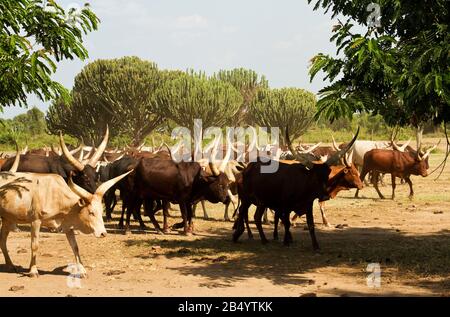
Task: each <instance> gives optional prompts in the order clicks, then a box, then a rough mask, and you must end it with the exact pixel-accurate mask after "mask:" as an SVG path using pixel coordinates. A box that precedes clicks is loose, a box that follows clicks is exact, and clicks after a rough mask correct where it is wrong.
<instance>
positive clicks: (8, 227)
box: [0, 218, 17, 272]
mask: <svg viewBox="0 0 450 317" xmlns="http://www.w3.org/2000/svg"><path fill="white" fill-rule="evenodd" d="M15 226H16V224H15V223H12V222H10V221H8V220H6V219H5V218H2V229H1V232H0V248H1V249H2V253H3V257H4V258H5V264H6V269H7V270H8V271H15V272H17V269H16V267H15V266H14V264H13V263H12V261H11V258H10V257H9V253H8V248H7V246H6V241H7V240H8V235H9V233H10V232H11V231H12V230H13V229H14V228H15Z"/></svg>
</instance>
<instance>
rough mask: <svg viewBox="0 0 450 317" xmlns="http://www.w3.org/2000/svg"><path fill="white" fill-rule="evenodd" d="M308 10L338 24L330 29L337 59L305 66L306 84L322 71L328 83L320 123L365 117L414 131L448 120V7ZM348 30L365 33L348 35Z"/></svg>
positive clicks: (388, 4)
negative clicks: (340, 18)
mask: <svg viewBox="0 0 450 317" xmlns="http://www.w3.org/2000/svg"><path fill="white" fill-rule="evenodd" d="M308 2H309V3H311V2H315V5H314V9H315V10H317V9H319V8H320V7H322V8H324V9H325V11H326V12H328V11H331V12H332V14H333V17H336V16H338V15H339V16H341V15H342V16H344V17H345V20H344V21H340V22H339V24H338V25H336V26H335V27H334V28H333V36H332V37H331V41H332V42H334V43H335V45H336V56H330V55H326V54H322V53H320V54H318V55H316V56H315V57H314V58H313V59H312V60H311V62H312V64H311V67H310V75H311V80H313V78H315V77H316V75H317V74H318V73H319V72H320V71H323V72H324V74H325V79H328V80H330V81H331V84H330V85H329V86H327V87H325V88H324V89H322V90H321V91H320V92H319V96H320V100H319V101H318V115H319V116H320V115H323V116H325V117H326V118H328V119H330V120H335V119H337V118H339V117H342V116H346V117H351V116H352V114H353V113H355V112H360V111H367V112H370V113H373V114H381V115H382V116H383V117H384V118H385V120H386V122H387V123H389V124H392V125H394V124H399V125H410V124H411V125H413V126H420V125H423V124H424V123H425V122H427V121H429V120H433V121H434V122H435V123H440V122H448V121H449V120H450V107H449V104H450V66H449V60H450V54H449V51H450V35H449V32H448V31H449V30H448V21H450V16H449V7H450V6H449V5H448V1H445V0H433V1H425V0H379V1H373V0H355V1H346V0H315V1H312V0H308ZM371 2H376V3H377V4H378V5H379V8H380V13H381V16H380V17H377V16H376V15H374V11H371V10H372V9H371V8H370V7H368V6H369V4H370V3H371ZM373 22H375V23H373ZM377 22H379V23H377ZM355 24H359V25H360V26H362V27H363V28H364V31H365V32H364V33H358V32H356V31H354V29H355V28H354V26H355ZM376 24H378V25H376Z"/></svg>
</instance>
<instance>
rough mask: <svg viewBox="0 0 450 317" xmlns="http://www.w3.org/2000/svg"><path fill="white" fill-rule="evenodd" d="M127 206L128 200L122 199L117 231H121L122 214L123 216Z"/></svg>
mask: <svg viewBox="0 0 450 317" xmlns="http://www.w3.org/2000/svg"><path fill="white" fill-rule="evenodd" d="M127 205H128V199H126V198H125V197H123V198H122V213H121V214H120V220H119V225H118V227H119V229H123V218H124V214H125V210H126V209H127Z"/></svg>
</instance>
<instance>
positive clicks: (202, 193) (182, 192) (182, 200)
mask: <svg viewBox="0 0 450 317" xmlns="http://www.w3.org/2000/svg"><path fill="white" fill-rule="evenodd" d="M358 134H359V130H358V132H357V133H356V135H355V136H354V138H353V139H352V140H351V142H349V143H343V144H341V145H338V144H336V142H333V146H329V147H328V146H320V144H317V145H314V146H310V147H306V146H301V145H299V146H298V147H296V148H294V147H293V146H292V144H291V142H290V140H289V137H288V133H287V131H286V140H287V147H286V148H283V149H278V147H277V149H278V151H276V155H273V154H272V155H269V153H275V150H273V151H272V149H271V147H270V146H268V147H265V148H258V146H257V145H255V144H252V146H254V147H256V148H257V149H258V150H259V152H258V153H259V156H258V158H257V160H256V161H251V162H250V161H249V158H248V155H243V156H242V155H241V158H243V159H239V160H237V159H234V156H235V155H236V153H235V152H236V144H232V143H230V142H227V144H226V145H225V146H224V147H223V148H222V149H220V148H219V146H218V142H215V143H212V144H214V145H213V146H212V147H209V149H211V153H210V154H209V156H208V157H209V159H202V160H200V161H197V162H194V161H190V162H177V161H175V160H174V159H173V157H174V154H175V153H174V150H173V149H172V151H171V149H170V148H169V147H168V146H161V147H159V148H157V149H156V148H146V149H144V148H142V147H139V148H127V149H124V150H121V151H117V150H107V144H108V138H109V131H108V128H107V129H106V133H105V136H104V138H103V141H102V142H101V144H100V145H99V146H98V148H95V147H85V146H84V145H80V146H79V147H78V148H75V149H71V150H70V149H69V148H68V147H67V146H66V144H65V142H64V139H63V137H62V135H60V148H55V147H52V148H51V149H50V148H47V147H46V148H44V149H35V150H30V151H27V150H25V151H22V152H19V149H17V154H16V155H15V156H14V157H9V158H0V167H1V171H2V172H1V173H0V175H1V177H0V217H1V220H2V223H1V224H2V227H1V233H0V247H1V250H2V253H3V255H4V257H5V262H6V266H7V267H8V268H11V269H14V266H13V263H12V261H11V258H10V257H9V255H8V250H7V244H6V241H7V238H8V234H9V233H10V232H11V231H12V230H14V229H15V228H16V225H17V224H25V223H28V224H31V242H32V258H31V264H30V271H29V275H30V276H37V275H38V270H37V267H36V252H37V250H38V241H39V231H40V228H41V226H45V227H48V228H51V229H54V230H59V231H61V232H64V233H65V234H66V236H67V239H68V241H69V244H70V246H71V247H72V250H73V252H74V255H75V260H76V263H77V264H78V266H79V268H80V271H81V272H80V274H81V275H82V276H84V275H85V274H86V272H85V270H84V268H83V266H82V264H81V260H80V256H79V253H78V246H77V243H76V240H75V234H76V232H77V231H80V232H82V233H85V234H90V233H93V234H94V235H95V236H96V237H104V236H106V229H105V226H104V222H103V203H104V204H105V209H106V219H107V221H110V220H111V219H112V218H111V214H112V212H113V210H114V207H115V206H116V204H117V196H116V192H117V191H119V192H120V199H121V200H122V215H121V218H120V222H119V227H120V228H123V229H125V230H129V226H130V218H131V215H133V217H134V218H135V219H136V220H137V221H139V224H140V227H141V228H142V229H146V226H145V224H144V221H143V219H142V217H141V207H142V206H143V210H144V215H146V216H148V217H149V218H150V221H151V223H152V224H153V226H154V227H155V229H156V230H157V232H158V233H161V234H164V233H167V232H169V230H170V228H169V224H168V219H167V218H168V215H169V209H170V204H178V205H179V209H180V212H181V218H182V222H180V223H177V224H174V225H173V226H172V229H181V228H182V229H183V233H184V234H186V235H188V234H192V233H193V232H194V223H193V216H194V210H195V206H196V205H197V203H199V202H201V203H202V206H203V209H204V212H205V216H206V217H207V213H206V210H205V207H204V203H203V202H204V201H209V202H211V203H223V204H225V214H224V218H225V220H229V219H230V217H229V214H228V209H229V205H230V204H232V205H233V207H234V210H235V212H234V215H233V218H235V221H234V226H233V241H237V240H238V239H239V237H240V236H241V235H242V233H243V232H244V231H245V227H246V228H247V231H248V234H249V236H251V235H252V233H251V230H250V227H249V222H248V212H249V207H250V206H251V205H255V206H256V212H255V214H254V221H255V224H256V227H257V229H258V231H259V235H260V237H261V241H262V242H263V243H265V242H267V239H266V237H265V235H264V231H263V228H262V217H263V215H264V213H265V212H266V211H267V209H271V210H273V211H274V213H275V228H274V229H275V230H274V238H275V239H277V238H278V231H277V229H278V222H279V219H281V221H282V223H283V225H284V229H285V234H284V243H285V244H286V245H288V244H289V243H291V242H292V236H291V234H290V231H289V228H290V223H291V220H290V213H291V212H295V214H296V215H297V216H301V215H304V214H306V220H307V224H308V228H309V232H310V236H311V239H312V244H313V248H314V249H315V250H316V249H319V245H318V243H317V240H316V237H315V233H314V219H313V202H314V201H315V200H316V199H318V201H319V206H320V211H321V213H322V219H323V223H324V224H325V225H327V226H329V222H328V221H327V219H326V215H325V212H324V202H325V201H327V200H329V199H331V198H334V197H336V195H337V193H338V192H339V191H341V190H348V189H352V188H356V189H357V192H356V196H357V195H358V192H359V190H361V189H362V188H363V182H364V180H365V177H366V175H367V174H369V173H370V175H371V180H372V183H373V185H374V187H375V189H376V191H377V192H378V194H379V196H380V197H381V198H384V197H383V195H382V194H381V192H380V190H379V188H378V180H379V175H380V174H391V176H392V198H394V195H395V183H396V177H398V178H401V179H402V180H404V181H406V182H407V183H408V184H409V187H410V195H411V196H412V195H413V188H412V182H411V179H410V175H421V176H423V177H425V176H427V170H428V168H429V166H428V157H429V155H430V153H431V152H432V151H433V150H434V149H435V148H436V147H437V145H435V146H433V147H430V148H428V149H422V146H421V144H420V142H418V144H417V150H414V149H413V148H412V147H410V146H409V145H408V144H409V142H408V143H407V144H403V145H398V144H396V143H395V141H394V138H393V137H392V138H391V141H390V142H374V141H359V140H357V137H358ZM333 141H334V140H333ZM177 150H178V149H177ZM177 150H175V151H177ZM220 151H222V152H221V153H220ZM249 152H250V151H249ZM218 153H220V156H217V154H218ZM216 157H222V158H223V159H221V160H218V159H215V158H216ZM263 157H264V159H263ZM273 160H276V161H277V163H278V168H277V169H276V170H275V171H274V172H273V173H264V172H262V169H263V168H264V167H265V166H268V165H269V164H271V163H272V162H273ZM360 172H361V173H360ZM159 210H162V212H163V226H162V228H161V226H160V224H159V223H158V221H157V220H156V218H155V213H156V212H157V211H159ZM125 215H126V222H125V226H124V216H125Z"/></svg>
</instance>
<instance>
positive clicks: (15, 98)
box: [0, 0, 99, 110]
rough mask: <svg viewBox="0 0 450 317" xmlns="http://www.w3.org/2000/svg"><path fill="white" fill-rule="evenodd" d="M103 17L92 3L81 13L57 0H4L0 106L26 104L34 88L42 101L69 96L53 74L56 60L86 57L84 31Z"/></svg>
mask: <svg viewBox="0 0 450 317" xmlns="http://www.w3.org/2000/svg"><path fill="white" fill-rule="evenodd" d="M43 3H47V6H46V7H45V8H44V6H43ZM68 17H70V19H68ZM98 22H99V20H98V18H97V16H96V15H95V14H94V13H93V12H92V11H91V10H90V8H89V6H85V7H84V8H83V9H82V10H81V12H79V13H78V12H73V11H71V12H65V11H64V9H62V8H61V7H60V6H58V4H57V3H56V1H54V0H48V1H46V2H43V1H36V0H4V1H1V2H0V25H1V29H0V110H1V109H2V108H3V107H5V106H13V105H19V106H24V105H26V99H27V94H29V93H35V94H36V95H37V96H38V97H39V98H40V99H42V100H50V99H53V98H56V97H58V96H66V97H67V91H66V90H65V88H64V87H63V86H62V85H60V84H59V83H57V82H55V81H54V80H52V78H51V75H52V74H53V73H55V71H56V68H57V66H56V63H55V62H59V61H61V60H64V59H74V58H80V59H82V60H84V59H85V58H87V57H88V52H87V50H86V49H85V48H84V46H83V34H87V33H88V32H90V31H93V30H96V29H97V24H98Z"/></svg>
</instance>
